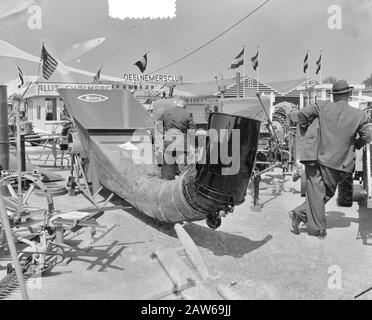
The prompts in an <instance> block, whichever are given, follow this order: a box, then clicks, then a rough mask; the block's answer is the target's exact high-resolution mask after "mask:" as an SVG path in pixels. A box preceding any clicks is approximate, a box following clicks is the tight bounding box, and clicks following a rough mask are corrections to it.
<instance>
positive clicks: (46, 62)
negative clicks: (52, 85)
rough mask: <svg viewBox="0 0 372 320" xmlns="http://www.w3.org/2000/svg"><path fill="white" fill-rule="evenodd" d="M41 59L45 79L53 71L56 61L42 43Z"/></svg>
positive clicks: (56, 64) (47, 78)
mask: <svg viewBox="0 0 372 320" xmlns="http://www.w3.org/2000/svg"><path fill="white" fill-rule="evenodd" d="M41 60H42V61H43V77H44V78H45V79H46V80H49V78H50V77H51V76H52V74H53V72H54V71H55V70H56V68H57V66H58V62H57V60H56V59H54V58H53V57H52V56H51V55H50V54H49V52H48V51H47V50H46V49H45V47H44V45H43V48H42V50H41Z"/></svg>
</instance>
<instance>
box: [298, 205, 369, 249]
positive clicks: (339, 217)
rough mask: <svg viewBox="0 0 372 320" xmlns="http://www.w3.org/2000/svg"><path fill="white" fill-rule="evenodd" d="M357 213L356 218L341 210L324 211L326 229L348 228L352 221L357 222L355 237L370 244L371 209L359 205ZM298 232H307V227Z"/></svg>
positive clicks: (364, 243) (365, 243)
mask: <svg viewBox="0 0 372 320" xmlns="http://www.w3.org/2000/svg"><path fill="white" fill-rule="evenodd" d="M358 215H359V216H358V218H350V217H347V216H346V214H345V213H343V212H341V211H328V212H326V217H327V229H339V228H349V227H350V226H351V224H352V223H357V224H358V233H357V235H356V239H357V240H362V243H363V245H368V246H372V210H371V209H368V208H366V207H362V206H360V207H359V209H358ZM300 232H301V233H305V232H307V228H306V227H302V228H301V229H300Z"/></svg>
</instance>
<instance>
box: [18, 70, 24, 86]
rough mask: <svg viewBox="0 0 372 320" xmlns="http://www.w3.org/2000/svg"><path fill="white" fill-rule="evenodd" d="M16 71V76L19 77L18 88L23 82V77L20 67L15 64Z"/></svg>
mask: <svg viewBox="0 0 372 320" xmlns="http://www.w3.org/2000/svg"><path fill="white" fill-rule="evenodd" d="M17 71H18V77H19V82H18V89H20V88H21V87H22V86H23V85H24V84H25V79H24V78H23V72H22V70H21V68H20V67H18V66H17Z"/></svg>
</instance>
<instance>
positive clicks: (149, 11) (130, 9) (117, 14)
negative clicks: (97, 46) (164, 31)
mask: <svg viewBox="0 0 372 320" xmlns="http://www.w3.org/2000/svg"><path fill="white" fill-rule="evenodd" d="M108 5H109V16H110V17H111V18H114V19H121V20H124V19H126V18H129V19H142V18H151V19H156V18H174V17H175V16H176V0H108Z"/></svg>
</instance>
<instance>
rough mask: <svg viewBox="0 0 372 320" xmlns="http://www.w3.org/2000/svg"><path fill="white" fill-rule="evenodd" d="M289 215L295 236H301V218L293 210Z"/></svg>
mask: <svg viewBox="0 0 372 320" xmlns="http://www.w3.org/2000/svg"><path fill="white" fill-rule="evenodd" d="M288 215H289V218H290V219H291V221H292V228H293V233H294V234H300V223H301V220H300V218H299V216H298V215H297V213H296V212H294V211H293V210H292V211H290V212H289V213H288Z"/></svg>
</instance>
